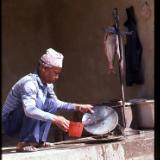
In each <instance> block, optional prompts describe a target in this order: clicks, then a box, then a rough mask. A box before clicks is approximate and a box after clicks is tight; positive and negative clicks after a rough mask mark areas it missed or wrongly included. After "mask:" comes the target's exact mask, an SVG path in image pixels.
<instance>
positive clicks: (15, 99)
mask: <svg viewBox="0 0 160 160" xmlns="http://www.w3.org/2000/svg"><path fill="white" fill-rule="evenodd" d="M53 88H54V85H53V84H43V83H42V81H41V79H40V77H39V76H38V74H37V73H30V74H28V75H26V76H24V77H22V78H21V79H20V80H19V81H17V82H16V83H15V85H14V86H13V87H12V88H11V90H10V92H9V94H8V96H7V98H6V101H5V103H4V105H3V109H2V120H5V119H7V117H8V115H9V114H10V113H11V112H12V111H14V110H16V109H18V108H19V107H23V109H24V113H25V115H26V116H28V117H30V118H33V119H37V120H42V121H52V120H53V118H54V116H55V115H54V114H52V113H49V112H45V111H43V110H42V108H44V106H43V105H44V103H45V100H46V98H53V107H54V108H55V112H56V111H57V109H66V110H74V108H75V104H74V103H68V102H63V101H61V100H59V99H58V98H57V96H56V94H55V92H54V90H53Z"/></svg>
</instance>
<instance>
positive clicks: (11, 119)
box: [2, 48, 93, 152]
mask: <svg viewBox="0 0 160 160" xmlns="http://www.w3.org/2000/svg"><path fill="white" fill-rule="evenodd" d="M63 59H64V56H63V55H62V54H61V53H59V52H57V51H55V50H54V49H52V48H49V49H47V50H46V52H45V54H43V55H42V56H41V57H40V59H39V61H38V66H37V69H36V71H35V72H34V73H30V74H27V75H25V76H24V77H22V78H21V79H20V80H18V81H17V82H16V83H15V84H14V85H13V87H12V88H11V90H10V92H9V94H8V96H7V98H6V100H5V103H4V105H3V109H2V127H3V132H4V134H6V135H8V136H13V135H15V134H16V135H17V133H18V139H19V141H18V144H17V146H16V151H19V152H23V151H28V152H30V151H31V152H32V151H37V150H38V148H39V147H50V146H53V143H50V142H47V137H48V133H49V130H50V127H51V124H55V125H56V126H57V127H58V128H60V129H61V130H63V131H64V132H67V131H68V129H69V123H70V121H69V120H67V119H66V118H65V117H63V116H60V115H56V112H57V111H58V110H61V109H63V110H66V111H79V112H82V113H86V112H93V106H92V105H90V104H76V103H69V102H64V101H61V100H59V99H58V98H57V96H56V94H55V92H54V82H56V81H57V80H58V78H59V75H60V73H61V70H62V65H63Z"/></svg>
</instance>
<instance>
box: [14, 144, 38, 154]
mask: <svg viewBox="0 0 160 160" xmlns="http://www.w3.org/2000/svg"><path fill="white" fill-rule="evenodd" d="M36 146H37V143H30V142H19V143H18V144H17V146H16V152H36V151H37V150H38V149H37V148H36Z"/></svg>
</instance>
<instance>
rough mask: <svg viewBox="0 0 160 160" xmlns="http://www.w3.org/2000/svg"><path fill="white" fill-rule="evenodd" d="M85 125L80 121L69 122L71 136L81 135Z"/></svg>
mask: <svg viewBox="0 0 160 160" xmlns="http://www.w3.org/2000/svg"><path fill="white" fill-rule="evenodd" d="M83 128H84V125H83V124H82V123H80V122H70V124H69V133H68V134H69V136H72V137H81V135H82V131H83Z"/></svg>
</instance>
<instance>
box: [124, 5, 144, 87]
mask: <svg viewBox="0 0 160 160" xmlns="http://www.w3.org/2000/svg"><path fill="white" fill-rule="evenodd" d="M126 12H127V17H128V19H127V20H126V22H125V23H124V26H125V27H127V29H128V31H129V32H130V31H133V33H132V35H129V36H127V39H126V45H125V62H126V85H128V86H132V85H133V84H143V83H144V75H143V71H142V52H143V48H142V45H141V43H140V40H139V36H138V32H137V22H136V19H135V14H134V8H133V6H131V7H129V8H126Z"/></svg>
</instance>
